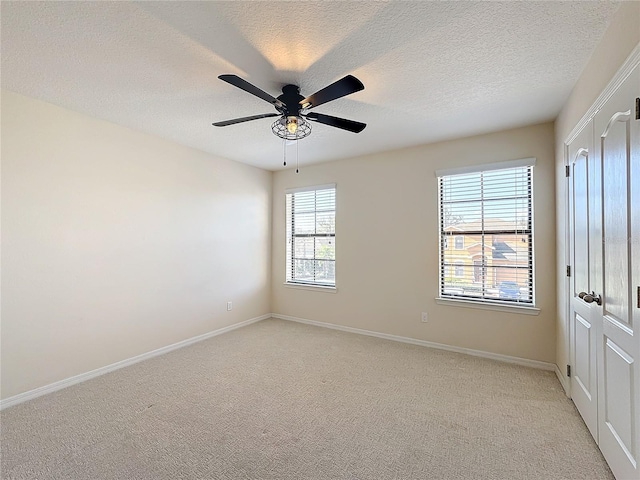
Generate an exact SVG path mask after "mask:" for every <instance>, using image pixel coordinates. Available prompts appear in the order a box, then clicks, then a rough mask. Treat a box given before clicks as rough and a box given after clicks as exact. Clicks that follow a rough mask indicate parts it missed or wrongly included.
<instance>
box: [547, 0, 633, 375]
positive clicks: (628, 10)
mask: <svg viewBox="0 0 640 480" xmlns="http://www.w3.org/2000/svg"><path fill="white" fill-rule="evenodd" d="M639 42H640V2H623V3H622V4H621V6H620V8H619V9H618V11H617V12H616V15H615V16H614V18H613V19H612V21H611V24H610V25H609V28H608V29H607V31H606V32H605V34H604V36H603V37H602V39H601V41H600V43H599V44H598V46H597V48H596V50H595V51H594V53H593V54H592V56H591V59H590V60H589V63H588V64H587V66H586V67H585V69H584V70H583V72H582V75H581V76H580V78H579V80H578V82H577V83H576V85H575V87H574V89H573V91H572V92H571V95H570V97H569V99H568V100H567V102H566V103H565V105H564V107H563V108H562V111H561V112H560V115H559V116H558V118H557V119H556V122H555V132H556V148H555V152H556V187H557V188H556V218H557V229H556V235H557V255H558V261H557V265H558V268H557V274H556V276H557V280H556V282H557V286H558V325H557V352H556V363H557V364H558V365H559V366H561V369H560V370H561V371H563V372H564V371H565V369H564V365H566V364H568V363H569V351H568V341H569V327H568V318H567V316H568V314H567V312H568V304H567V301H568V300H567V290H566V288H567V283H566V272H565V266H566V265H567V264H568V263H569V262H568V259H567V255H566V250H567V241H566V238H567V228H566V209H567V185H566V179H565V172H564V165H565V158H564V142H565V140H566V139H567V137H568V135H569V134H570V133H571V130H573V128H574V126H575V125H576V124H577V123H578V122H579V121H580V119H581V118H582V116H583V115H584V114H585V113H587V110H589V108H590V107H591V105H592V104H593V103H594V101H595V100H596V98H597V97H598V95H600V93H601V92H602V90H604V88H605V87H606V86H607V84H608V83H609V81H610V80H611V79H612V78H613V76H614V75H615V73H616V72H617V71H618V69H619V68H620V66H621V65H622V63H624V61H625V60H626V58H627V57H628V56H629V54H630V53H631V51H632V50H633V49H634V48H635V47H636V45H638V43H639Z"/></svg>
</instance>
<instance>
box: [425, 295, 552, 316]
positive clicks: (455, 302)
mask: <svg viewBox="0 0 640 480" xmlns="http://www.w3.org/2000/svg"><path fill="white" fill-rule="evenodd" d="M436 303H437V304H439V305H449V306H452V307H463V308H476V309H480V310H493V311H496V312H508V313H518V314H520V315H540V309H539V308H536V307H525V306H524V305H522V306H520V305H496V304H493V303H479V302H474V301H469V300H459V299H453V298H436Z"/></svg>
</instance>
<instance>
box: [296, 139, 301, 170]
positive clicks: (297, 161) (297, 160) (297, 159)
mask: <svg viewBox="0 0 640 480" xmlns="http://www.w3.org/2000/svg"><path fill="white" fill-rule="evenodd" d="M298 143H299V142H297V141H296V173H299V172H300V170H299V169H298V167H299V166H300V163H299V161H300V158H299V156H298Z"/></svg>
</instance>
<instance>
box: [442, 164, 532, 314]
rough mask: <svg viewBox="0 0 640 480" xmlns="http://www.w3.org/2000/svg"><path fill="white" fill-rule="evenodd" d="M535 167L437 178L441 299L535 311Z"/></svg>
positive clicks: (490, 168) (489, 167)
mask: <svg viewBox="0 0 640 480" xmlns="http://www.w3.org/2000/svg"><path fill="white" fill-rule="evenodd" d="M534 163H535V159H524V160H515V161H512V162H503V163H500V164H492V165H486V166H484V167H480V168H479V169H475V170H474V169H465V170H462V171H461V170H447V171H439V172H437V175H438V183H439V199H440V245H441V247H440V269H439V271H440V298H453V299H456V298H457V299H461V300H472V301H478V302H482V303H494V304H496V303H497V304H518V305H524V306H533V300H534V296H533V225H532V223H533V219H532V202H533V198H532V173H533V165H534ZM451 236H453V239H454V249H453V250H450V249H447V248H446V247H445V246H446V245H447V237H451ZM452 274H453V275H452Z"/></svg>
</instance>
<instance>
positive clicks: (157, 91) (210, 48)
mask: <svg viewBox="0 0 640 480" xmlns="http://www.w3.org/2000/svg"><path fill="white" fill-rule="evenodd" d="M617 7H618V4H617V3H612V2H602V1H598V2H590V1H578V2H561V1H554V2H516V1H507V2H466V1H456V2H453V1H452V2H427V1H415V2H410V1H402V2H399V1H398V2H374V1H366V2H355V1H354V2H329V1H321V2H275V1H261V2H257V1H255V2H253V1H231V2H191V1H190V2H139V3H138V2H53V1H52V2H8V1H2V3H1V8H2V12H1V13H2V25H1V26H2V51H1V53H2V57H1V58H2V87H3V88H6V89H8V90H12V91H14V92H18V93H22V94H24V95H28V96H31V97H35V98H39V99H42V100H45V101H48V102H51V103H54V104H57V105H61V106H63V107H67V108H70V109H72V110H76V111H79V112H83V113H86V114H88V115H91V116H94V117H98V118H102V119H105V120H108V121H111V122H114V123H118V124H121V125H125V126H128V127H131V128H134V129H137V130H141V131H144V132H148V133H152V134H155V135H158V136H161V137H165V138H168V139H170V140H173V141H176V142H178V143H181V144H184V145H188V146H191V147H194V148H197V149H200V150H204V151H207V152H210V153H212V154H215V155H219V156H222V157H226V158H231V159H234V160H238V161H240V162H244V163H248V164H251V165H256V166H259V167H262V168H266V169H269V170H276V169H279V168H282V150H283V149H282V141H281V140H280V139H278V138H277V137H275V136H274V135H273V133H271V128H270V125H271V123H272V122H273V120H274V119H273V118H266V119H261V120H256V121H253V122H247V123H243V124H238V125H232V126H228V127H223V128H217V127H213V126H211V123H212V122H214V121H220V120H227V119H231V118H235V117H243V116H249V115H254V114H260V113H271V112H275V110H274V109H273V107H272V106H271V105H269V104H268V103H266V102H264V101H262V100H260V99H258V98H256V97H254V96H251V95H249V94H247V93H245V92H243V91H241V90H239V89H237V88H235V87H233V86H231V85H229V84H227V83H224V82H222V81H220V80H218V79H217V78H216V77H217V76H218V75H220V74H223V73H233V74H236V75H239V76H240V77H242V78H245V79H247V80H248V81H250V82H251V83H253V84H255V85H256V86H258V87H260V88H262V89H263V90H265V91H267V92H269V93H271V94H272V95H274V96H277V95H279V94H280V93H281V92H280V89H281V87H282V86H283V85H284V84H287V83H294V84H297V85H299V86H300V89H301V93H302V94H303V95H305V96H307V95H310V94H311V93H313V92H315V91H317V90H319V89H320V88H322V87H324V86H325V85H327V84H329V83H331V82H333V81H335V80H337V79H338V78H341V77H342V76H344V75H346V74H349V73H350V74H353V75H355V76H356V77H358V78H359V79H360V80H361V81H362V82H363V83H364V85H365V90H364V91H361V92H358V93H355V94H353V95H351V96H348V97H345V98H342V99H338V100H335V101H333V102H331V103H327V104H325V105H321V106H319V107H318V108H317V109H314V110H313V111H317V112H319V113H325V114H329V115H335V116H339V117H344V118H349V119H353V120H358V121H362V122H365V123H367V124H368V126H367V128H366V129H365V130H364V131H363V132H362V133H360V134H353V133H350V132H346V131H343V130H338V129H335V128H332V127H329V126H326V125H321V124H317V123H313V124H312V126H313V132H312V134H311V136H309V137H308V138H305V139H303V140H300V141H299V142H298V147H299V157H300V164H301V165H304V164H309V163H315V162H321V161H327V160H335V159H339V158H345V157H351V156H355V155H362V154H366V153H371V152H376V151H381V150H390V149H395V148H399V147H406V146H411V145H418V144H423V143H429V142H434V141H438V140H444V139H450V138H457V137H464V136H469V135H475V134H480V133H485V132H490V131H496V130H501V129H505V128H511V127H517V126H523V125H528V124H533V123H538V122H543V121H548V120H552V119H554V118H555V117H556V115H557V114H558V112H559V110H560V108H561V106H562V104H563V102H564V101H565V100H566V98H567V96H568V94H569V92H570V91H571V88H572V87H573V85H574V83H575V81H576V80H577V78H578V76H579V74H580V72H581V71H582V68H583V67H584V65H585V64H586V62H587V60H588V59H589V56H590V55H591V52H592V50H593V49H594V47H595V45H596V44H597V42H598V41H599V39H600V37H601V35H602V34H603V33H604V30H605V29H606V27H607V25H608V22H609V20H610V18H611V16H612V15H613V14H614V12H615V10H616V9H617ZM289 150H291V148H289Z"/></svg>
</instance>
